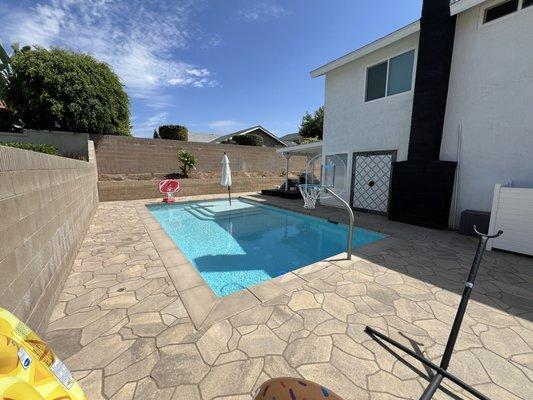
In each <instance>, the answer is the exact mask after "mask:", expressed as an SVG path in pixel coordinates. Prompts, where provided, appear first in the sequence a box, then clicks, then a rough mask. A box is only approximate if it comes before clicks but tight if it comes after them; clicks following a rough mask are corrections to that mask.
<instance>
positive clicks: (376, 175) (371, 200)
mask: <svg viewBox="0 0 533 400" xmlns="http://www.w3.org/2000/svg"><path fill="white" fill-rule="evenodd" d="M395 158H396V152H395V151H377V152H367V153H354V155H353V172H352V188H353V189H352V206H353V207H354V208H355V209H357V210H361V211H370V212H375V213H380V214H386V213H387V211H388V209H389V194H390V181H391V172H392V163H393V161H395Z"/></svg>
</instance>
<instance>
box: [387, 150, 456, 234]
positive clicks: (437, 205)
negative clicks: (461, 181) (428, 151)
mask: <svg viewBox="0 0 533 400" xmlns="http://www.w3.org/2000/svg"><path fill="white" fill-rule="evenodd" d="M456 166H457V163H456V162H452V161H438V160H437V161H427V162H424V161H401V162H396V163H393V165H392V183H391V197H390V206H389V219H390V220H391V221H397V222H404V223H407V224H413V225H418V226H423V227H426V228H434V229H445V228H447V227H448V220H449V216H450V205H451V200H452V195H453V185H454V181H455V167H456Z"/></svg>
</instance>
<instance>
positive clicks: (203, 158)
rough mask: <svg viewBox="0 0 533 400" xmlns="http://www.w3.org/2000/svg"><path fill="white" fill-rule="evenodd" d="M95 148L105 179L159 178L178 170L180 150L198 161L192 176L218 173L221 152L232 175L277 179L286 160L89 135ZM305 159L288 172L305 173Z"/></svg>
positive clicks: (222, 148) (257, 150) (208, 146)
mask: <svg viewBox="0 0 533 400" xmlns="http://www.w3.org/2000/svg"><path fill="white" fill-rule="evenodd" d="M91 139H92V140H94V142H95V146H96V158H97V161H98V172H99V174H100V176H101V178H102V177H103V176H104V175H126V177H127V175H143V174H144V175H149V174H153V175H161V174H171V173H176V172H178V170H179V165H178V153H179V152H180V150H182V149H183V150H187V151H189V152H191V153H192V154H193V155H194V156H195V157H196V159H197V160H198V165H197V169H196V171H195V173H201V172H215V173H217V172H220V169H221V163H220V162H221V160H222V155H223V154H224V152H226V153H227V154H228V157H229V159H230V163H231V170H232V172H234V173H236V174H237V175H239V173H250V174H253V173H262V174H264V175H265V176H279V175H280V174H281V172H282V171H284V170H285V159H284V158H283V156H281V155H279V154H277V153H276V150H275V149H273V148H268V147H253V146H238V145H223V144H214V143H195V142H180V141H176V140H164V139H142V138H131V137H123V136H98V135H91ZM306 162H307V161H306V158H305V157H293V158H291V164H290V170H291V171H301V172H303V171H305V167H306ZM101 180H102V179H101Z"/></svg>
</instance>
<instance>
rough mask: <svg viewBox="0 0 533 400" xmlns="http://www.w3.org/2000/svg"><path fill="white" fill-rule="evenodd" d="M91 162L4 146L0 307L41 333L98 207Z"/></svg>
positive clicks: (1, 153)
mask: <svg viewBox="0 0 533 400" xmlns="http://www.w3.org/2000/svg"><path fill="white" fill-rule="evenodd" d="M89 158H90V160H91V161H90V162H86V161H78V160H72V159H68V158H63V157H58V156H50V155H46V154H42V153H37V152H32V151H27V150H20V149H14V148H9V147H4V146H0V276H1V279H0V282H1V285H0V306H1V307H3V308H5V309H7V310H9V311H11V312H13V313H14V314H15V315H16V316H17V317H18V318H19V319H21V320H22V321H24V322H26V323H27V324H28V325H29V326H30V327H31V328H32V329H34V330H36V331H37V332H41V331H42V329H43V324H46V322H47V320H48V318H49V316H50V313H51V312H52V307H53V306H54V304H55V303H56V300H57V296H58V295H59V292H60V288H61V287H62V286H63V283H64V281H65V279H66V277H67V276H68V273H69V271H70V269H71V267H72V263H73V261H74V258H75V256H76V253H77V250H78V248H79V245H80V244H81V242H82V240H83V238H84V237H85V233H86V231H87V228H88V225H89V223H90V221H91V218H92V216H93V214H94V212H95V210H96V207H97V205H98V191H97V171H96V164H95V162H94V161H93V160H94V148H92V143H91V145H90V146H89Z"/></svg>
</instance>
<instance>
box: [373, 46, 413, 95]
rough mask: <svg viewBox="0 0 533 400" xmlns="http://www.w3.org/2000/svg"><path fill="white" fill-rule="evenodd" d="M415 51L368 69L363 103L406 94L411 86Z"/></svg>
mask: <svg viewBox="0 0 533 400" xmlns="http://www.w3.org/2000/svg"><path fill="white" fill-rule="evenodd" d="M414 62H415V51H414V50H411V51H408V52H406V53H403V54H400V55H399V56H396V57H393V58H391V59H389V60H387V61H384V62H381V63H379V64H377V65H374V66H372V67H369V68H368V69H367V72H366V95H365V101H372V100H376V99H380V98H382V97H386V96H393V95H395V94H399V93H403V92H408V91H410V90H411V88H412V85H413V68H414Z"/></svg>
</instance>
